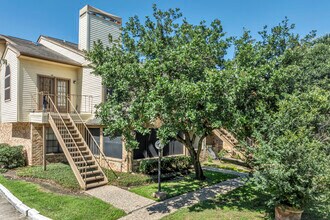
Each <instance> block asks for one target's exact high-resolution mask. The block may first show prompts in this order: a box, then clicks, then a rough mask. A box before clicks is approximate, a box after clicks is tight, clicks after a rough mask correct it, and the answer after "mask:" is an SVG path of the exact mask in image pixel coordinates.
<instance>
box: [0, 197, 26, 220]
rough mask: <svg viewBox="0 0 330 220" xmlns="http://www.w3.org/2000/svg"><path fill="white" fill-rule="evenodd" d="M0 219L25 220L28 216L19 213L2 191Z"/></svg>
mask: <svg viewBox="0 0 330 220" xmlns="http://www.w3.org/2000/svg"><path fill="white" fill-rule="evenodd" d="M0 219H4V220H23V219H27V218H26V217H25V216H24V215H23V214H21V213H19V212H18V211H17V210H16V209H15V208H14V207H13V206H12V205H11V204H10V203H9V202H8V201H7V199H5V198H4V197H3V195H2V194H1V193H0Z"/></svg>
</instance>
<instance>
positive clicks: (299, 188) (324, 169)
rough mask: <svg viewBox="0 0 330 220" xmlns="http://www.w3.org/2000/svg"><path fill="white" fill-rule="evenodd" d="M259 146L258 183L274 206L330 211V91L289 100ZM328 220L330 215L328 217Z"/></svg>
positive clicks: (293, 96) (282, 104)
mask: <svg viewBox="0 0 330 220" xmlns="http://www.w3.org/2000/svg"><path fill="white" fill-rule="evenodd" d="M278 108H279V110H278V111H277V112H276V113H275V114H274V115H273V116H272V117H271V118H269V120H268V122H267V123H266V124H265V126H264V127H265V128H266V129H267V132H268V137H269V138H268V139H267V140H265V139H264V138H263V137H262V136H261V137H260V138H259V139H258V141H259V144H258V147H256V148H255V150H254V154H255V165H256V167H257V171H256V173H255V179H256V183H257V184H258V186H259V187H260V189H261V190H263V191H264V192H267V193H269V196H270V198H271V200H270V201H269V202H270V204H273V205H286V206H289V207H294V208H297V209H306V208H308V206H309V207H312V208H314V209H316V210H318V211H319V212H321V213H322V214H323V216H326V215H328V214H329V211H330V209H329V208H330V191H329V189H330V93H329V91H327V90H324V89H320V88H318V87H314V88H312V89H310V90H309V91H307V92H304V93H300V94H297V93H295V94H291V95H287V96H285V98H284V99H283V100H281V101H280V102H279V104H278ZM328 217H329V216H328Z"/></svg>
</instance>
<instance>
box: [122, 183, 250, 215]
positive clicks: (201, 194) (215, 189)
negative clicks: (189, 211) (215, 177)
mask: <svg viewBox="0 0 330 220" xmlns="http://www.w3.org/2000/svg"><path fill="white" fill-rule="evenodd" d="M242 185H244V181H243V180H242V179H241V178H236V179H231V180H227V181H224V182H221V183H218V184H216V185H213V186H209V187H205V188H203V189H200V190H197V191H195V192H190V193H186V194H184V195H180V196H177V197H174V198H170V199H167V200H165V201H163V202H158V203H153V204H151V205H149V206H147V207H144V208H141V209H139V210H136V211H133V212H132V213H131V214H128V215H127V216H125V217H123V218H120V220H128V219H129V220H156V219H161V218H162V217H164V216H166V215H169V214H171V213H173V212H175V211H176V210H178V209H181V208H185V207H188V206H192V205H194V204H196V203H198V202H200V201H204V200H207V199H211V198H214V197H215V196H216V195H218V194H225V193H227V192H229V191H231V190H233V189H236V188H237V187H240V186H242Z"/></svg>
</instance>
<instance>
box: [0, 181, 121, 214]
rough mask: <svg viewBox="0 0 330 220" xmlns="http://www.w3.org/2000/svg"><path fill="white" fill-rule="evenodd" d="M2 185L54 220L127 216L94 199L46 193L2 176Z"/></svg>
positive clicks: (28, 184)
mask: <svg viewBox="0 0 330 220" xmlns="http://www.w3.org/2000/svg"><path fill="white" fill-rule="evenodd" d="M0 183H1V184H3V185H4V186H5V187H6V188H7V189H9V190H10V191H11V192H12V193H13V194H14V195H15V196H16V197H17V198H18V199H20V200H21V201H22V202H23V203H25V204H26V205H27V206H29V207H31V208H35V209H36V210H38V211H39V212H40V213H41V214H42V215H45V216H47V217H49V218H52V219H54V220H56V219H61V220H66V219H68V220H69V219H70V220H71V219H86V220H87V219H118V218H120V217H122V216H124V215H125V212H124V211H122V210H120V209H117V208H114V207H113V206H111V205H109V204H107V203H105V202H103V201H101V200H99V199H96V198H93V197H89V196H72V195H60V194H55V193H51V192H46V191H44V190H43V189H42V188H40V187H39V186H38V185H36V184H34V183H28V182H25V181H21V180H7V179H6V178H4V177H3V176H2V175H0Z"/></svg>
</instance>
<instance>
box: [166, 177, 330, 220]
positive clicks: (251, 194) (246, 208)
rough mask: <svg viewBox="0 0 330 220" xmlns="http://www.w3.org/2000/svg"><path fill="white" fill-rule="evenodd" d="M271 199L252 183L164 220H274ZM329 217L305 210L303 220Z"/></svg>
mask: <svg viewBox="0 0 330 220" xmlns="http://www.w3.org/2000/svg"><path fill="white" fill-rule="evenodd" d="M268 199H269V197H268V196H267V195H266V194H264V193H263V192H260V191H258V190H257V189H256V188H255V187H254V186H253V185H252V183H251V182H248V183H247V184H246V185H245V186H242V187H240V188H237V189H235V190H233V191H231V192H229V193H227V194H225V195H219V196H217V197H216V198H214V199H212V200H206V201H203V202H200V203H198V204H196V205H193V206H191V207H188V208H183V209H179V210H178V211H176V212H174V213H173V214H171V215H168V216H166V217H164V218H162V220H178V219H180V220H181V219H183V220H193V219H210V220H212V219H221V220H251V219H254V220H257V219H264V220H266V219H267V220H270V219H274V215H275V214H274V208H273V207H271V208H270V207H268V206H267V205H266V202H267V201H268ZM327 217H328V216H324V215H320V214H319V213H316V212H314V211H311V210H305V211H304V212H303V214H302V218H301V219H302V220H312V219H315V220H316V219H318V220H325V219H329V218H327Z"/></svg>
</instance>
